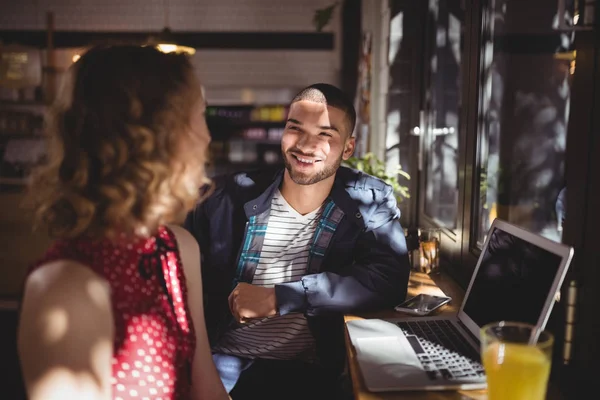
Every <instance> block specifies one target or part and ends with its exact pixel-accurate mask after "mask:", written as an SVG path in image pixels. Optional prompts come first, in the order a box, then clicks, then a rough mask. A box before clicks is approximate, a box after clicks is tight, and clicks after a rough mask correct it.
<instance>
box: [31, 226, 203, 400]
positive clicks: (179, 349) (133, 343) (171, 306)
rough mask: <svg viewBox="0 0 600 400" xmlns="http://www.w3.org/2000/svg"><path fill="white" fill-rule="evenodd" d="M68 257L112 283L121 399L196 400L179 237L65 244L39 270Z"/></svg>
mask: <svg viewBox="0 0 600 400" xmlns="http://www.w3.org/2000/svg"><path fill="white" fill-rule="evenodd" d="M60 259H69V260H74V261H78V262H80V263H81V264H84V265H87V266H89V267H90V268H92V269H93V270H94V271H95V272H96V273H97V274H99V275H101V276H102V277H103V278H104V279H106V280H107V281H108V283H109V285H110V290H111V294H110V295H111V300H112V311H113V318H114V324H115V340H114V353H113V359H112V392H113V399H115V400H125V399H136V400H141V399H152V400H167V399H168V400H175V399H188V398H189V394H190V387H191V365H192V357H193V353H194V349H195V345H196V342H195V334H194V327H193V324H192V320H191V316H190V311H189V309H188V307H187V304H186V302H187V288H186V282H185V277H184V274H183V270H182V266H181V259H180V257H179V249H178V247H177V242H176V240H175V236H174V234H173V232H171V231H170V230H169V229H168V228H166V227H161V228H160V229H159V231H158V233H157V234H156V235H155V236H153V237H151V238H149V239H143V240H138V241H136V242H133V243H131V242H130V243H126V242H124V243H116V242H111V241H109V240H108V239H106V240H92V239H89V238H76V239H68V240H60V241H58V242H56V243H55V244H54V245H53V246H52V247H51V248H50V249H49V250H48V251H47V253H46V254H45V256H44V257H43V258H42V259H41V260H39V261H38V262H36V263H35V265H34V266H33V268H32V269H35V268H36V267H39V266H40V265H42V264H45V263H48V262H51V261H55V260H60Z"/></svg>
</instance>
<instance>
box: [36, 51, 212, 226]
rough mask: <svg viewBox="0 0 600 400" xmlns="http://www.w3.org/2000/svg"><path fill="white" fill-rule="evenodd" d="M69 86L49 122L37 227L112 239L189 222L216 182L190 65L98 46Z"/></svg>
mask: <svg viewBox="0 0 600 400" xmlns="http://www.w3.org/2000/svg"><path fill="white" fill-rule="evenodd" d="M66 79H67V80H66V82H65V87H64V88H63V93H62V96H61V97H60V98H59V100H58V101H57V102H56V104H55V105H54V107H53V109H52V111H51V112H50V113H49V118H48V120H47V125H46V126H47V134H48V136H49V152H48V159H47V163H45V165H43V166H41V167H40V168H39V169H38V170H37V171H34V173H33V174H32V179H31V187H30V189H31V190H30V192H31V199H32V200H33V204H34V206H35V209H36V217H37V222H38V224H39V223H42V224H44V225H46V226H47V228H48V230H49V232H50V234H51V235H52V236H55V237H73V236H78V235H90V236H101V237H104V236H108V237H110V236H112V234H114V233H117V232H119V233H125V234H133V235H139V234H143V235H150V234H152V233H154V232H155V231H156V229H157V228H158V226H159V225H162V224H166V223H171V222H179V221H181V219H182V218H183V217H184V216H185V213H186V212H187V211H188V210H189V209H191V208H192V207H193V206H194V205H195V204H196V202H197V201H198V194H199V188H200V186H201V185H202V184H203V183H207V182H208V180H207V178H206V176H205V171H204V163H205V161H206V148H207V145H208V142H209V140H210V139H209V137H208V132H207V130H206V128H204V129H198V127H193V126H191V125H190V121H191V117H192V115H193V111H194V107H200V106H202V104H203V103H202V94H201V88H200V84H199V82H198V80H197V78H196V75H195V72H194V68H193V66H192V64H191V63H190V60H189V59H188V57H187V56H185V55H183V54H164V53H161V52H160V51H158V50H156V49H154V48H152V47H138V46H122V45H121V46H109V47H106V46H103V47H96V48H93V49H91V50H89V51H88V52H86V53H85V54H84V55H83V56H82V57H81V58H80V59H79V60H78V61H77V62H76V63H75V64H73V66H72V67H71V71H70V74H69V77H67V78H66Z"/></svg>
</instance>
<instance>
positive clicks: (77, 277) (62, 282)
mask: <svg viewBox="0 0 600 400" xmlns="http://www.w3.org/2000/svg"><path fill="white" fill-rule="evenodd" d="M90 298H91V299H92V300H94V301H97V302H98V306H106V305H107V304H110V289H109V286H108V283H107V282H106V280H105V279H104V278H103V277H101V276H100V275H98V274H96V273H95V272H94V271H93V270H92V269H90V268H89V267H88V266H86V265H84V264H82V263H80V262H78V261H75V260H69V259H58V260H52V261H48V262H43V263H40V264H38V265H37V266H36V268H35V269H33V270H32V271H31V272H30V273H29V275H28V276H27V279H26V281H25V287H24V291H23V301H24V302H29V303H48V302H49V301H50V302H52V303H54V304H56V305H61V306H63V307H65V309H69V308H71V307H77V306H78V305H80V304H81V303H82V301H83V300H85V299H90Z"/></svg>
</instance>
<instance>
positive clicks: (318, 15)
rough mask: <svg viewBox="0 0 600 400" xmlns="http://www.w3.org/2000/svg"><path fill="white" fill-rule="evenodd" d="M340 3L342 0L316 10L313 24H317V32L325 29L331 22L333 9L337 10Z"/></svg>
mask: <svg viewBox="0 0 600 400" xmlns="http://www.w3.org/2000/svg"><path fill="white" fill-rule="evenodd" d="M339 4H340V2H339V1H336V2H335V3H333V4H332V5H330V6H329V7H325V8H322V9H320V10H317V11H315V15H314V16H313V25H314V26H315V29H316V30H317V32H321V31H323V28H324V27H325V26H326V25H327V24H328V23H329V21H331V17H332V16H333V10H335V8H336V7H337V6H338V5H339Z"/></svg>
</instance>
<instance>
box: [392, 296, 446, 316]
mask: <svg viewBox="0 0 600 400" xmlns="http://www.w3.org/2000/svg"><path fill="white" fill-rule="evenodd" d="M450 300H452V298H451V297H448V296H435V295H431V294H425V293H421V294H418V295H416V296H414V297H411V298H410V299H408V300H406V301H404V302H402V303H400V304H398V305H397V306H396V307H394V310H396V311H400V312H404V313H408V314H413V315H420V316H423V315H428V314H431V313H432V312H433V311H435V310H437V309H438V308H440V307H441V306H443V305H444V304H446V303H449V302H450Z"/></svg>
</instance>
